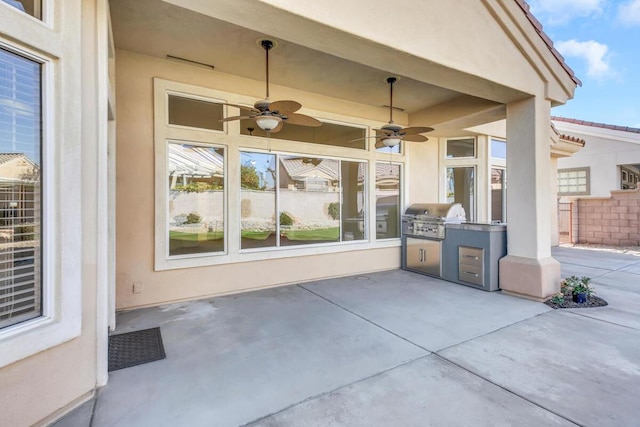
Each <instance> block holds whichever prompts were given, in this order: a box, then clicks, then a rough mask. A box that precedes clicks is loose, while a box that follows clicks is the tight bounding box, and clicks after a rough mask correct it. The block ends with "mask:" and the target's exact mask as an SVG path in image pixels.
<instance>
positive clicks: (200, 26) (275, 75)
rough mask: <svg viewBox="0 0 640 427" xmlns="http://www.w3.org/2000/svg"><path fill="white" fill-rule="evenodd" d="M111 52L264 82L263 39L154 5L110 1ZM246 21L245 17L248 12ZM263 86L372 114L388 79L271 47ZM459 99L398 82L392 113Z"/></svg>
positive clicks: (385, 98) (154, 0)
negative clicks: (171, 59) (185, 62)
mask: <svg viewBox="0 0 640 427" xmlns="http://www.w3.org/2000/svg"><path fill="white" fill-rule="evenodd" d="M110 3H111V15H112V24H113V33H114V39H115V45H116V48H118V49H124V50H130V51H134V52H138V53H142V54H146V55H150V56H154V57H160V58H165V57H166V56H167V55H172V56H177V57H181V58H185V59H189V60H192V61H197V62H201V63H206V64H211V65H214V66H215V70H216V71H220V72H223V73H229V74H234V75H238V76H241V77H246V78H250V79H254V80H258V81H264V78H265V76H264V72H265V71H264V70H265V66H264V51H263V50H262V48H261V47H259V46H258V45H257V43H256V42H257V40H258V39H262V38H269V35H265V34H260V33H257V32H255V31H252V30H250V29H247V28H242V27H239V26H236V25H233V24H230V23H227V22H223V21H220V20H217V19H214V18H211V17H208V16H204V15H201V14H198V13H195V12H192V11H189V10H186V9H183V8H180V7H177V6H173V5H170V4H168V3H165V2H163V1H161V0H111V2H110ZM247 13H250V11H248V12H247ZM276 42H277V43H278V46H277V47H276V48H275V49H274V50H272V51H271V53H270V56H269V59H270V65H271V74H270V81H271V83H273V84H276V85H282V86H287V87H290V88H294V89H298V90H304V91H308V92H313V93H319V94H323V95H328V96H331V97H334V98H339V99H345V100H349V101H354V102H358V103H361V104H366V105H372V106H383V105H388V104H389V93H388V85H387V84H386V83H385V78H386V77H387V76H389V75H391V74H390V73H389V72H385V70H378V69H374V68H370V67H366V66H363V65H361V64H357V63H355V62H351V61H348V60H345V59H342V58H338V57H335V56H332V55H328V54H325V53H322V52H319V51H315V50H311V49H309V48H306V47H302V46H300V45H296V44H295V43H291V42H289V41H286V40H276ZM458 96H460V94H459V93H457V92H454V91H451V90H447V89H443V88H439V87H435V86H431V85H428V84H425V83H422V82H417V81H415V80H412V79H408V78H403V79H402V80H401V81H399V82H398V83H397V84H396V85H395V86H394V106H395V107H399V108H402V109H404V110H405V111H407V112H408V113H412V112H415V111H419V110H422V109H424V108H428V107H432V106H434V105H437V104H440V103H442V102H444V101H447V100H450V99H453V98H456V97H458Z"/></svg>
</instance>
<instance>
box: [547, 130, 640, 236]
mask: <svg viewBox="0 0 640 427" xmlns="http://www.w3.org/2000/svg"><path fill="white" fill-rule="evenodd" d="M552 121H553V123H554V125H555V127H556V128H557V129H558V131H560V132H563V133H567V134H570V135H572V136H573V137H574V138H579V139H581V140H584V141H585V147H584V149H582V150H580V152H578V153H576V154H575V155H574V156H572V157H569V158H565V159H560V160H559V161H558V184H557V185H558V197H559V199H558V203H559V204H558V209H559V216H558V221H559V232H560V234H561V236H562V239H561V240H562V241H563V242H572V243H576V242H579V243H594V244H607V245H622V246H637V245H639V244H640V233H639V232H638V225H640V222H639V221H640V218H639V217H638V208H637V206H638V204H639V203H640V195H639V193H638V184H639V181H640V129H638V128H633V127H627V126H616V125H610V124H605V123H594V122H587V121H584V120H577V119H571V118H565V117H552Z"/></svg>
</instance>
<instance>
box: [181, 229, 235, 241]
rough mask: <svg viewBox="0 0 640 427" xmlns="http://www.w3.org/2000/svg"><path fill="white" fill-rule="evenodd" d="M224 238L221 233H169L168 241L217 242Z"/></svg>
mask: <svg viewBox="0 0 640 427" xmlns="http://www.w3.org/2000/svg"><path fill="white" fill-rule="evenodd" d="M223 237H224V232H223V231H209V232H207V233H183V232H182V231H169V239H171V240H183V241H187V242H197V241H198V240H218V239H222V238H223Z"/></svg>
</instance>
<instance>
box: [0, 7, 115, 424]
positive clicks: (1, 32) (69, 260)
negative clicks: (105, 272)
mask: <svg viewBox="0 0 640 427" xmlns="http://www.w3.org/2000/svg"><path fill="white" fill-rule="evenodd" d="M48 3H50V4H49V6H51V11H52V12H53V13H54V15H55V18H56V19H55V20H54V22H53V23H50V24H52V26H51V27H48V26H45V25H41V24H40V23H37V22H35V21H33V20H32V19H31V18H29V17H26V18H25V17H23V16H21V15H18V14H17V13H18V12H15V11H14V10H13V9H11V8H8V7H6V6H5V7H3V8H2V11H0V40H2V41H6V39H5V34H6V33H8V34H10V38H11V43H10V44H12V45H15V46H20V44H19V43H15V40H24V41H26V42H27V45H29V43H31V46H39V48H40V50H39V52H42V54H43V55H52V52H53V55H55V56H57V59H56V60H53V61H52V64H51V65H50V67H49V68H48V69H47V71H46V73H45V74H44V76H45V78H46V77H47V76H50V77H55V79H53V78H51V80H47V81H46V84H45V86H47V89H49V90H50V92H48V99H47V101H48V102H50V104H47V103H45V111H46V112H48V113H52V114H50V115H49V116H47V117H46V119H45V123H44V128H45V129H46V132H45V133H46V136H45V142H44V145H45V147H47V154H48V155H50V156H51V157H53V158H55V164H51V163H45V166H46V167H47V168H48V167H51V169H46V170H44V169H43V173H44V174H45V176H46V174H52V171H53V174H55V175H56V179H57V180H56V181H53V182H55V183H58V184H59V186H60V189H61V190H60V191H61V192H62V193H58V192H57V191H58V190H56V189H55V188H51V187H49V189H48V190H46V191H47V195H48V197H49V199H48V201H47V202H46V203H45V210H44V213H45V215H47V219H48V222H47V224H48V226H49V227H56V228H55V230H56V234H53V235H51V242H49V244H48V246H46V248H47V249H48V251H49V253H45V254H44V255H45V257H47V258H46V259H47V260H50V261H51V264H49V265H47V270H46V271H45V272H44V274H45V277H46V279H45V280H46V282H45V283H46V285H45V286H47V288H46V289H45V293H46V290H47V289H55V293H52V294H49V295H51V297H52V298H54V300H55V301H45V304H46V303H47V302H49V303H51V305H50V306H51V307H52V309H53V311H54V312H53V313H51V312H49V313H48V315H49V316H50V317H51V318H52V320H53V321H52V322H50V324H49V325H51V327H52V328H56V327H60V326H59V325H60V324H61V323H63V322H65V316H72V313H71V312H70V310H65V309H64V308H61V306H60V301H61V300H63V299H64V298H66V297H67V296H69V294H73V300H74V307H77V311H78V317H77V318H74V319H73V324H74V326H76V327H77V329H78V331H79V333H78V334H77V335H78V336H77V337H75V338H71V339H69V340H68V341H66V342H64V343H61V344H57V345H54V346H53V347H50V348H48V349H47V350H44V351H41V352H39V353H37V354H35V355H33V356H30V357H26V358H24V359H22V360H19V361H17V362H15V363H12V364H10V365H8V366H5V367H3V368H1V369H0V426H11V427H22V426H32V425H40V424H41V423H48V422H50V421H51V420H52V418H51V417H52V416H53V417H55V414H56V413H60V412H59V411H65V410H66V409H68V408H70V407H72V406H73V405H74V404H76V403H78V402H81V401H82V400H84V399H87V398H89V397H90V396H91V395H92V393H93V390H94V388H95V386H96V383H97V375H98V374H97V373H98V372H99V371H100V369H99V368H98V367H97V359H98V358H97V351H98V348H100V346H99V343H98V340H99V339H100V337H101V335H104V336H106V333H107V330H106V326H105V327H104V329H103V330H102V331H101V332H102V333H101V334H98V333H97V330H98V327H97V321H96V319H97V313H99V312H100V310H99V308H98V306H97V301H98V298H97V288H98V285H97V283H98V279H97V278H98V276H99V273H98V271H99V268H98V265H99V264H100V262H101V259H100V258H99V257H98V251H99V248H100V247H101V245H102V244H103V243H104V242H103V241H102V240H101V237H102V236H100V235H99V233H98V231H97V230H98V224H99V222H100V221H101V218H102V214H103V212H98V209H97V206H98V203H97V200H98V198H99V197H100V194H99V193H98V192H97V191H96V189H97V181H98V176H99V174H98V172H97V171H98V170H99V166H98V163H99V159H101V157H100V155H101V152H100V151H99V149H98V141H100V138H99V137H98V132H99V131H98V128H99V126H98V122H99V121H98V117H100V120H103V118H104V117H106V115H105V116H101V115H99V111H100V109H99V107H98V105H99V104H100V103H99V100H98V98H97V95H96V92H97V91H96V87H97V83H96V79H97V78H98V75H99V73H98V59H97V57H96V55H97V53H96V45H98V44H100V43H102V42H104V46H106V40H105V38H104V37H106V34H103V37H102V38H101V39H100V43H98V42H97V38H100V37H99V36H98V35H97V32H96V27H95V25H96V21H97V19H96V16H97V14H98V13H100V12H97V11H96V9H99V6H97V5H96V4H95V3H94V2H88V1H87V2H81V1H75V0H74V1H68V2H66V1H65V2H64V5H63V4H62V2H48ZM103 5H104V3H103ZM14 15H15V16H14ZM101 16H102V17H104V14H103V12H102V14H101ZM5 32H6V33H5ZM47 73H49V74H47ZM52 73H55V74H52ZM54 112H55V114H53V113H54ZM47 120H49V121H47ZM47 137H49V138H51V139H46V138H47ZM54 146H55V148H54ZM104 156H105V157H103V158H102V159H104V158H106V154H104ZM53 174H52V175H53ZM46 182H47V183H53V182H52V181H46ZM62 189H63V190H62ZM58 198H64V201H65V202H67V204H66V205H64V208H65V209H67V210H68V211H65V212H62V209H61V210H60V212H56V211H54V210H53V209H51V206H52V205H51V203H52V202H51V201H52V200H57V199H58ZM60 206H62V204H60ZM65 215H68V217H70V218H73V223H72V224H71V226H70V227H69V228H67V227H66V224H65V223H64V222H63V221H61V220H60V218H61V217H63V216H65ZM50 230H52V228H49V229H48V230H47V231H50ZM51 252H55V253H56V254H57V255H56V254H52V253H51ZM60 254H62V255H60ZM60 258H62V259H60ZM48 271H52V272H55V273H56V274H51V275H48V276H47V275H46V273H47V272H48ZM75 304H77V306H75ZM56 325H58V326H56ZM46 327H49V326H46ZM10 329H11V328H10ZM3 332H6V330H5V331H3ZM54 333H55V334H57V332H56V331H52V330H51V329H43V328H39V329H33V330H31V331H29V332H25V331H24V330H23V331H22V332H21V333H17V334H16V335H15V336H14V337H13V338H12V337H2V344H3V345H13V346H14V347H17V346H18V345H17V344H16V343H15V342H16V340H17V339H19V338H20V337H21V336H26V337H29V338H30V340H31V347H37V345H38V343H39V342H41V341H44V340H46V339H48V338H49V337H50V336H51V335H54ZM12 342H13V344H12ZM105 352H106V349H105ZM105 370H106V368H105Z"/></svg>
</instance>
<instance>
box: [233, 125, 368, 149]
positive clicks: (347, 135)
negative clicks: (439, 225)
mask: <svg viewBox="0 0 640 427" xmlns="http://www.w3.org/2000/svg"><path fill="white" fill-rule="evenodd" d="M240 134H241V135H252V136H259V137H266V136H267V133H266V132H265V131H264V130H262V129H260V128H259V127H258V126H256V123H255V122H254V121H253V120H249V119H245V120H241V121H240ZM269 137H270V138H273V139H283V140H287V141H299V142H311V143H313V144H323V145H333V146H337V147H345V148H356V149H359V150H366V149H367V141H366V138H365V137H366V130H365V128H364V127H354V126H347V125H343V124H338V123H331V122H324V123H322V126H319V127H310V126H299V125H293V124H290V123H287V124H286V125H285V126H283V127H282V129H281V130H280V131H279V132H276V133H269Z"/></svg>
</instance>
